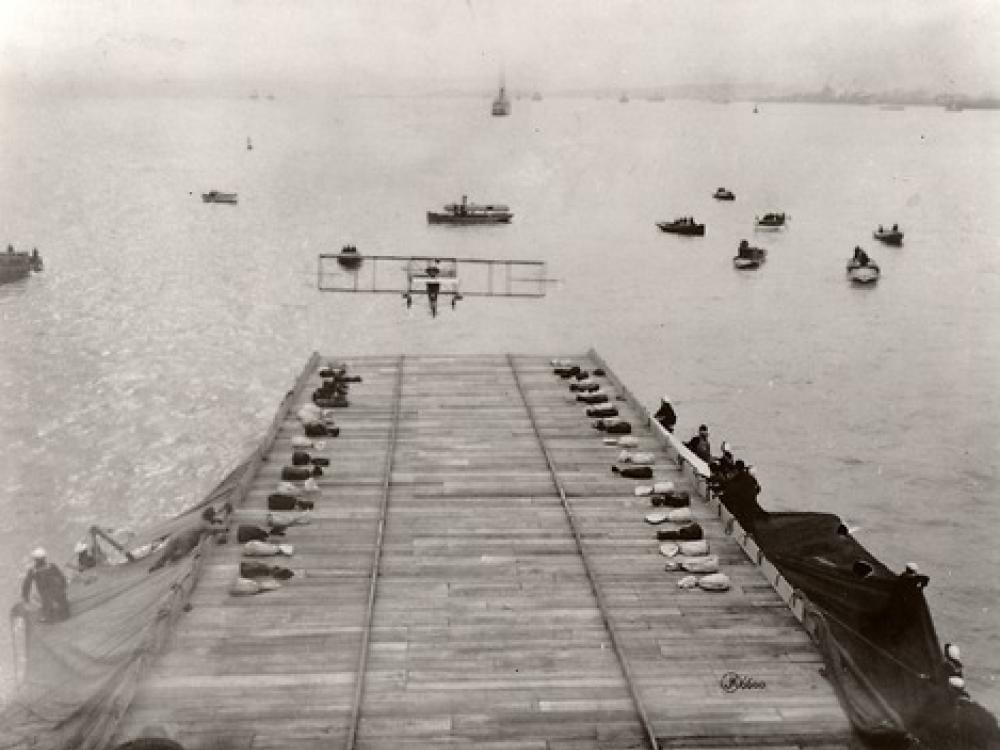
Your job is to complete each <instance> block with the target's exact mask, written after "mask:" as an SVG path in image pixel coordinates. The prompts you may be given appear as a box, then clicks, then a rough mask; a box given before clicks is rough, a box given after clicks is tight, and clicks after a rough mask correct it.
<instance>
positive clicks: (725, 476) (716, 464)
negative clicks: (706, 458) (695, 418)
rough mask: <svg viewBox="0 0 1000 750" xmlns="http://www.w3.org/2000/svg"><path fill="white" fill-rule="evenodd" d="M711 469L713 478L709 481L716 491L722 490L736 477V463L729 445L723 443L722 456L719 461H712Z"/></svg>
mask: <svg viewBox="0 0 1000 750" xmlns="http://www.w3.org/2000/svg"><path fill="white" fill-rule="evenodd" d="M710 468H711V469H712V476H711V477H710V478H709V480H708V481H709V484H710V485H711V486H712V487H713V488H715V489H719V488H721V487H722V486H723V485H725V483H726V482H728V481H729V480H730V479H732V478H733V477H734V476H735V475H736V461H735V460H734V459H733V452H732V450H731V449H730V447H729V443H727V442H725V441H723V443H722V455H721V456H720V457H719V459H718V460H717V461H712V463H711V465H710Z"/></svg>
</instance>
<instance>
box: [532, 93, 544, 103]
mask: <svg viewBox="0 0 1000 750" xmlns="http://www.w3.org/2000/svg"><path fill="white" fill-rule="evenodd" d="M541 100H542V95H541V94H540V93H538V92H537V91H536V92H535V93H534V94H532V95H531V101H533V102H540V101H541Z"/></svg>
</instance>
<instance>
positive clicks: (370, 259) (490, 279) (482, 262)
mask: <svg viewBox="0 0 1000 750" xmlns="http://www.w3.org/2000/svg"><path fill="white" fill-rule="evenodd" d="M345 260H349V261H350V263H344V261H345ZM547 283H548V279H547V278H546V275H545V262H544V261H540V260H498V259H483V258H448V257H438V256H431V255H361V254H360V253H357V251H356V250H353V251H352V252H351V253H350V255H349V257H348V258H344V252H343V251H341V252H340V253H324V254H321V255H320V256H319V270H318V277H317V285H318V288H319V290H320V291H321V292H368V293H386V294H399V295H401V296H402V297H403V299H404V300H405V302H406V306H407V307H410V306H411V305H412V304H413V298H414V297H415V296H419V295H426V296H427V301H428V304H429V305H430V310H431V315H434V316H436V315H437V303H438V299H439V298H440V297H442V296H444V297H450V298H451V306H452V308H454V307H455V305H456V304H457V303H458V302H459V300H461V299H463V298H465V297H544V296H545V291H546V284H547Z"/></svg>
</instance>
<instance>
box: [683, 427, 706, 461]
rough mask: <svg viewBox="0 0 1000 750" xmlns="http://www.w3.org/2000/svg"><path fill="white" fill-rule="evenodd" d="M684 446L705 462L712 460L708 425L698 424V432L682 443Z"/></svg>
mask: <svg viewBox="0 0 1000 750" xmlns="http://www.w3.org/2000/svg"><path fill="white" fill-rule="evenodd" d="M684 446H685V447H686V448H687V449H688V450H689V451H691V452H692V453H694V454H695V455H696V456H697V457H698V458H700V459H701V460H702V461H704V462H705V463H709V462H710V461H711V460H712V444H711V443H710V442H709V441H708V427H707V426H705V425H700V426H699V427H698V434H697V435H695V436H694V437H692V438H691V439H690V440H688V441H687V442H686V443H684Z"/></svg>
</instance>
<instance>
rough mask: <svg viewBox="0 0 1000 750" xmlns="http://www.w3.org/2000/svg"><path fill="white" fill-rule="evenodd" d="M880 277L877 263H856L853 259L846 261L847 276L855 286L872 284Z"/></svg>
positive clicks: (880, 273) (880, 272)
mask: <svg viewBox="0 0 1000 750" xmlns="http://www.w3.org/2000/svg"><path fill="white" fill-rule="evenodd" d="M881 275H882V271H881V269H880V268H879V267H878V264H877V263H872V262H871V261H869V262H868V263H864V264H862V263H858V262H857V261H856V260H854V258H851V259H850V260H849V261H847V276H848V278H849V279H850V280H851V281H852V282H853V283H855V284H861V285H868V284H874V283H875V282H876V281H878V280H879V277H880V276H881Z"/></svg>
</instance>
